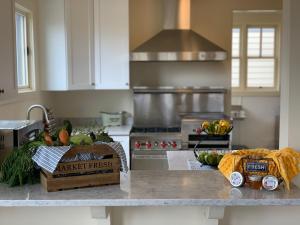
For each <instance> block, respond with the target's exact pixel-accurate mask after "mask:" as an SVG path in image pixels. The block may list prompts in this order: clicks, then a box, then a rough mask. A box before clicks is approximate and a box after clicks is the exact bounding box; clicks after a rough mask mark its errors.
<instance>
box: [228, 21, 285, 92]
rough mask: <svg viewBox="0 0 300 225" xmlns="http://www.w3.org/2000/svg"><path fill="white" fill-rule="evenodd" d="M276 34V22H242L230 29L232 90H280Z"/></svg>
mask: <svg viewBox="0 0 300 225" xmlns="http://www.w3.org/2000/svg"><path fill="white" fill-rule="evenodd" d="M278 36H279V31H278V26H275V25H274V26H272V25H244V26H240V27H234V28H233V29H232V69H231V72H232V88H233V91H238V92H277V91H278V90H279V82H278V80H279V75H278V74H279V68H278V67H279V63H278V61H279V58H278V57H279V37H278Z"/></svg>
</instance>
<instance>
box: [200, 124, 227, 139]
mask: <svg viewBox="0 0 300 225" xmlns="http://www.w3.org/2000/svg"><path fill="white" fill-rule="evenodd" d="M232 129H233V126H232V124H231V122H230V121H229V120H215V121H212V122H209V121H204V122H203V123H202V124H201V130H202V131H203V132H205V133H206V134H208V135H215V136H222V135H227V134H229V133H230V132H231V131H232Z"/></svg>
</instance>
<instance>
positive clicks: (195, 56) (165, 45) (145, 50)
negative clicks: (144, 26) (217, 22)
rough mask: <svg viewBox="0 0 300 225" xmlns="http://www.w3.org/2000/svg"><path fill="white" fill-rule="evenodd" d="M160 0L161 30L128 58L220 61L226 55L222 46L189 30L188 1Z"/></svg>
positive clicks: (141, 59)
mask: <svg viewBox="0 0 300 225" xmlns="http://www.w3.org/2000/svg"><path fill="white" fill-rule="evenodd" d="M163 1H164V26H163V28H164V29H163V30H162V31H161V32H159V33H158V34H157V35H155V36H154V37H152V38H151V39H150V40H148V41H146V42H145V43H143V44H142V45H140V46H139V47H137V48H136V49H134V50H133V51H132V52H131V55H130V56H131V57H130V58H131V61H223V60H225V59H226V58H227V53H226V51H225V50H224V49H222V48H220V47H219V46H217V45H216V44H214V43H212V42H211V41H209V40H207V39H206V38H204V37H203V36H201V35H199V34H197V33H196V32H194V31H193V30H191V29H190V0H163ZM212 29H213V28H212Z"/></svg>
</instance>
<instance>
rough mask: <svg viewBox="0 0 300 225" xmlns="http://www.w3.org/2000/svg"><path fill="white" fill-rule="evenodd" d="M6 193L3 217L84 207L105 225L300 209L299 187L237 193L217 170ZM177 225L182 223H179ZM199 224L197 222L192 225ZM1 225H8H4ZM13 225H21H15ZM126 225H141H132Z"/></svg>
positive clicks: (1, 188) (0, 203)
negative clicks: (170, 213) (233, 211)
mask: <svg viewBox="0 0 300 225" xmlns="http://www.w3.org/2000/svg"><path fill="white" fill-rule="evenodd" d="M0 193H1V194H0V207H1V208H0V217H1V215H2V213H3V215H4V214H5V213H4V212H5V211H6V209H7V208H10V207H15V211H18V210H19V211H20V212H22V210H24V209H25V208H24V207H26V208H31V207H33V209H32V208H31V210H33V211H37V210H36V209H37V207H39V209H44V210H46V209H45V207H46V208H47V209H50V210H47V212H48V213H50V214H51V210H52V211H53V210H54V209H53V207H55V209H56V207H59V208H63V209H65V208H69V209H70V210H71V208H73V209H74V210H75V211H74V212H76V210H78V208H80V209H81V210H83V209H85V210H86V209H90V210H89V212H90V217H91V218H93V219H96V220H100V221H103V224H115V223H114V219H112V218H116V219H115V220H117V221H118V219H119V220H120V221H122V220H123V219H124V218H123V219H120V217H122V216H120V215H123V216H124V212H126V211H127V213H129V212H128V210H129V211H130V213H131V214H132V215H135V216H134V218H136V216H137V215H144V217H143V218H144V219H145V217H146V216H147V215H148V216H149V213H150V214H155V213H157V215H156V214H155V216H156V217H157V218H161V216H164V217H165V216H166V214H165V213H164V212H165V211H170V210H171V209H174V212H176V211H177V210H179V212H180V213H183V214H184V215H182V216H188V217H190V218H192V217H193V215H194V216H195V213H196V212H198V213H199V215H198V213H196V215H197V216H198V217H199V218H198V219H199V221H198V223H196V224H219V223H220V224H222V222H221V221H222V219H223V217H224V214H225V211H224V209H225V207H227V208H232V207H233V208H236V207H237V206H245V207H247V208H249V207H250V209H251V207H258V208H261V207H264V209H266V206H277V207H278V206H280V207H281V208H285V207H288V208H287V209H288V210H289V211H290V208H291V207H292V208H293V209H297V210H299V206H300V189H299V188H298V187H296V186H292V189H291V190H290V191H287V190H285V189H284V188H283V187H282V186H281V187H280V189H279V190H277V191H273V192H268V191H257V190H252V189H249V188H239V189H237V188H232V187H231V185H230V184H229V182H228V181H227V180H226V179H225V178H224V177H223V176H222V175H221V174H220V172H219V171H217V170H215V171H213V170H211V171H176V170H174V171H131V172H130V173H129V174H128V175H127V176H122V179H121V184H120V185H112V186H103V187H95V188H84V189H75V190H67V191H60V192H51V193H47V192H46V191H45V190H44V189H43V188H42V187H41V185H39V184H37V185H28V186H24V187H15V188H9V187H7V186H6V185H3V184H2V185H0ZM49 206H51V207H49ZM162 206H163V207H162ZM166 206H168V207H166ZM129 208H130V209H129ZM158 209H159V210H158ZM27 210H28V209H27ZM136 210H137V211H136ZM141 210H142V211H141ZM226 210H227V209H226ZM110 212H112V214H111V215H110ZM147 212H148V213H147ZM200 212H201V213H200ZM180 213H179V214H180ZM125 214H126V213H125ZM179 214H178V215H179ZM294 216H295V215H294ZM296 216H299V215H298V214H296ZM125 217H126V216H125ZM200 217H201V218H200ZM126 218H127V217H126ZM172 218H173V220H174V218H176V213H175V215H173V216H171V217H170V219H171V220H172ZM131 219H132V218H131ZM137 220H138V219H137V218H136V221H135V222H136V223H137V224H138V222H137ZM200 220H201V221H202V222H200ZM120 221H119V222H120ZM124 221H126V219H124ZM176 221H177V222H178V221H179V219H176ZM140 222H141V221H140ZM194 222H195V221H191V222H190V223H189V224H194ZM0 224H4V223H1V220H0ZM10 224H18V223H13V222H12V221H10ZM33 224H34V223H33ZM72 224H76V223H72ZM87 224H88V223H87ZM100 224H102V223H100ZM116 224H117V223H116ZM122 224H135V223H134V222H133V221H131V222H130V223H129V222H128V223H127V222H122ZM161 224H164V223H161ZM173 224H177V223H176V222H175V223H173ZM233 224H234V223H233ZM289 224H293V223H289Z"/></svg>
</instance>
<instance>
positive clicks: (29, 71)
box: [15, 4, 34, 92]
mask: <svg viewBox="0 0 300 225" xmlns="http://www.w3.org/2000/svg"><path fill="white" fill-rule="evenodd" d="M15 29H16V31H15V34H16V39H15V40H16V73H17V84H18V89H19V91H21V92H22V91H24V90H32V89H33V86H34V85H33V78H34V52H33V23H32V13H31V11H30V10H28V9H26V8H24V7H23V6H21V5H19V4H16V5H15Z"/></svg>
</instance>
